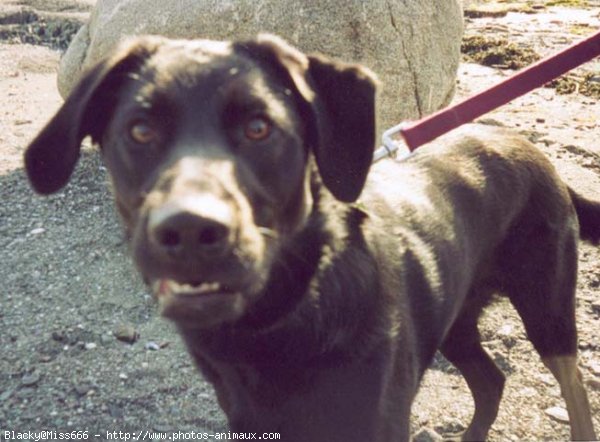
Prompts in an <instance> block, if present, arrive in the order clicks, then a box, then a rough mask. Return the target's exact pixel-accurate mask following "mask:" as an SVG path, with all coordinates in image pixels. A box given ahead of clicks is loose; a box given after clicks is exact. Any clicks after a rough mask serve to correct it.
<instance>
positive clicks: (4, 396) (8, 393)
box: [0, 390, 14, 402]
mask: <svg viewBox="0 0 600 442" xmlns="http://www.w3.org/2000/svg"><path fill="white" fill-rule="evenodd" d="M13 392H14V390H6V391H5V392H3V393H2V394H0V402H5V401H7V400H9V399H10V397H11V396H12V394H13Z"/></svg>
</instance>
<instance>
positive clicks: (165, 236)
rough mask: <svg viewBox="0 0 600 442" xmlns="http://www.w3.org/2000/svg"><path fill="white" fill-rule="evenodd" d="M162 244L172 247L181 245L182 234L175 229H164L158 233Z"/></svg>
mask: <svg viewBox="0 0 600 442" xmlns="http://www.w3.org/2000/svg"><path fill="white" fill-rule="evenodd" d="M157 239H158V242H159V244H160V245H161V246H163V247H166V248H169V249H172V248H175V247H179V246H180V245H181V242H182V241H181V235H180V234H179V232H177V231H176V230H173V229H163V230H161V231H160V232H159V233H158V235H157Z"/></svg>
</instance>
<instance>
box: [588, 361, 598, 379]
mask: <svg viewBox="0 0 600 442" xmlns="http://www.w3.org/2000/svg"><path fill="white" fill-rule="evenodd" d="M589 367H590V370H591V371H592V373H594V374H595V375H596V376H600V363H598V362H592V363H591V364H590V365H589Z"/></svg>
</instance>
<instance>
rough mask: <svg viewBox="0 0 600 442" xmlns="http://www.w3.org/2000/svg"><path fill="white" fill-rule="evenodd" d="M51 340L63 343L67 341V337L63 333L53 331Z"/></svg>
mask: <svg viewBox="0 0 600 442" xmlns="http://www.w3.org/2000/svg"><path fill="white" fill-rule="evenodd" d="M52 339H53V340H55V341H56V342H65V341H66V340H67V335H66V333H65V332H64V331H62V330H61V331H53V332H52Z"/></svg>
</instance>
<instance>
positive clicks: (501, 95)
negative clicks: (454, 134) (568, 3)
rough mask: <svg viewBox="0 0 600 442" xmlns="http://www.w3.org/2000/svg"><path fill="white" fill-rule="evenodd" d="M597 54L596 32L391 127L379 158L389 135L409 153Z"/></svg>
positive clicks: (599, 36)
mask: <svg viewBox="0 0 600 442" xmlns="http://www.w3.org/2000/svg"><path fill="white" fill-rule="evenodd" d="M599 55H600V32H597V33H596V34H594V35H592V36H591V37H589V38H586V39H585V40H583V41H581V42H579V43H575V44H573V45H572V46H569V47H568V48H566V49H564V50H562V51H561V52H559V53H557V54H554V55H551V56H549V57H546V58H544V59H542V60H540V61H538V62H537V63H534V64H532V65H531V66H528V67H527V68H525V69H523V70H521V71H519V72H517V73H516V74H514V75H512V76H511V77H509V78H507V79H506V80H504V81H502V82H500V83H498V84H497V85H495V86H493V87H491V88H489V89H487V90H485V91H483V92H481V93H479V94H477V95H474V96H472V97H469V98H467V99H465V100H463V101H461V102H460V103H457V104H455V105H453V106H451V107H448V108H446V109H442V110H440V111H438V112H436V113H434V114H432V115H429V116H427V117H425V118H423V119H421V120H418V121H415V122H409V123H402V124H400V125H398V126H395V127H393V128H391V129H390V130H388V131H386V133H385V134H384V145H385V147H383V148H382V149H384V150H385V151H382V153H383V156H385V155H386V154H390V153H392V151H394V150H396V149H397V146H396V147H395V148H392V146H390V145H389V144H388V141H389V140H391V135H392V134H395V133H397V132H400V134H402V137H403V138H404V141H405V142H406V145H407V146H408V149H409V150H410V151H411V152H412V151H413V150H415V149H416V148H417V147H419V146H421V145H423V144H425V143H428V142H430V141H432V140H434V139H435V138H437V137H439V136H440V135H443V134H445V133H446V132H449V131H451V130H452V129H455V128H457V127H458V126H460V125H462V124H465V123H468V122H470V121H473V120H474V119H476V118H478V117H480V116H482V115H483V114H485V113H487V112H489V111H491V110H493V109H496V108H497V107H500V106H502V105H504V104H506V103H508V102H509V101H511V100H513V99H515V98H517V97H520V96H521V95H524V94H526V93H527V92H530V91H532V90H533V89H536V88H538V87H540V86H543V85H544V84H546V83H548V82H549V81H551V80H553V79H554V78H556V77H559V76H560V75H563V74H564V73H566V72H568V71H570V70H571V69H573V68H575V67H577V66H579V65H580V64H583V63H585V62H587V61H589V60H591V59H592V58H595V57H597V56H599ZM392 143H393V141H392ZM379 151H381V149H380V150H379ZM379 151H378V152H379ZM378 152H376V153H375V159H374V160H375V161H376V160H377V159H379V158H381V156H379V157H378V155H377V153H378Z"/></svg>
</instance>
